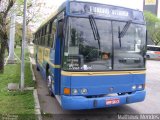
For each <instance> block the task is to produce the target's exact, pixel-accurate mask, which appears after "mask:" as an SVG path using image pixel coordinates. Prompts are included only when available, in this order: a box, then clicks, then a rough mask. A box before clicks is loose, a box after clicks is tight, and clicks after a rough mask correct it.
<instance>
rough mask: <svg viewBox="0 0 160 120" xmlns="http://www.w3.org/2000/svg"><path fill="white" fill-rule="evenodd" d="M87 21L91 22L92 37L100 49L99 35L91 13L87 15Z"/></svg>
mask: <svg viewBox="0 0 160 120" xmlns="http://www.w3.org/2000/svg"><path fill="white" fill-rule="evenodd" d="M89 22H90V24H91V28H92V32H93V35H94V39H95V40H97V41H98V47H99V50H100V49H101V44H100V35H99V32H98V28H97V25H96V21H95V19H94V16H93V15H89Z"/></svg>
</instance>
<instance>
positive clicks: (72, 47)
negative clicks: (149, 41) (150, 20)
mask: <svg viewBox="0 0 160 120" xmlns="http://www.w3.org/2000/svg"><path fill="white" fill-rule="evenodd" d="M94 21H95V23H94V26H92V24H91V21H90V19H89V18H76V17H70V18H69V20H68V28H67V29H68V30H67V32H68V33H67V37H66V38H67V39H66V40H65V48H64V57H63V69H64V70H69V71H108V70H126V69H134V68H144V49H145V32H146V31H145V27H144V26H143V25H136V24H132V23H131V24H130V25H129V27H128V28H127V30H126V32H125V35H123V36H122V37H121V38H120V37H119V32H120V31H122V30H123V28H124V26H125V25H126V22H115V21H109V20H100V19H94ZM95 26H96V29H97V30H96V31H95V29H94V28H95ZM97 31H98V33H99V39H95V36H94V35H96V34H95V32H97ZM99 44H100V46H99Z"/></svg>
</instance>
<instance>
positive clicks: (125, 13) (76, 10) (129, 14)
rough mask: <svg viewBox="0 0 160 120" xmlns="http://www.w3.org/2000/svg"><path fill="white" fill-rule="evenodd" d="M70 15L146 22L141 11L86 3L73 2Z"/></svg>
mask: <svg viewBox="0 0 160 120" xmlns="http://www.w3.org/2000/svg"><path fill="white" fill-rule="evenodd" d="M70 14H71V15H90V14H94V15H95V16H97V17H98V16H99V17H104V18H113V19H125V20H126V19H128V20H137V21H144V18H143V14H142V12H140V11H136V10H132V9H129V8H123V7H118V6H111V5H105V4H95V3H85V2H71V3H70Z"/></svg>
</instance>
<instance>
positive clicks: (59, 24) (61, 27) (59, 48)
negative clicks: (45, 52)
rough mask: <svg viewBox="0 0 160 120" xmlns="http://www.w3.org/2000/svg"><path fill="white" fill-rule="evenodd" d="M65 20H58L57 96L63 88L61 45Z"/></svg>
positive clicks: (56, 51)
mask: <svg viewBox="0 0 160 120" xmlns="http://www.w3.org/2000/svg"><path fill="white" fill-rule="evenodd" d="M63 21H64V20H63V19H60V20H57V35H56V41H55V63H54V64H55V69H54V91H55V94H56V95H58V94H60V88H61V86H60V85H61V84H60V83H61V82H60V81H61V80H60V79H61V69H60V66H61V56H62V55H61V44H62V39H63Z"/></svg>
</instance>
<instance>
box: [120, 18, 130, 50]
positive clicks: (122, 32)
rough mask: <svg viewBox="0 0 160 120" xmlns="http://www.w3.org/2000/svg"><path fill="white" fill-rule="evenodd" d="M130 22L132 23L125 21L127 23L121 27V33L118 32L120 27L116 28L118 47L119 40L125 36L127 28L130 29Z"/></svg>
mask: <svg viewBox="0 0 160 120" xmlns="http://www.w3.org/2000/svg"><path fill="white" fill-rule="evenodd" d="M131 22H132V20H129V21H127V23H126V24H125V26H124V27H123V29H122V31H121V30H120V26H119V27H118V38H119V45H120V47H121V38H123V37H124V36H125V34H126V32H127V30H128V28H129V27H130V24H131Z"/></svg>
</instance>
